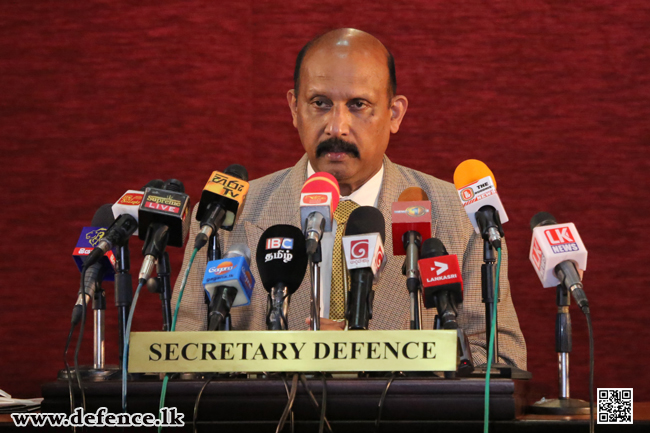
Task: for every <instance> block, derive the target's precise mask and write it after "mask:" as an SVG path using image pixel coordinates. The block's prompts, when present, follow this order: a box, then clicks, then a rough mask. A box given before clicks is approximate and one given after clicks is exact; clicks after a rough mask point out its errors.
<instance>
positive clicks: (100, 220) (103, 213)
mask: <svg viewBox="0 0 650 433" xmlns="http://www.w3.org/2000/svg"><path fill="white" fill-rule="evenodd" d="M114 221H115V217H114V216H113V205H112V204H110V203H106V204H103V205H101V207H100V208H99V209H97V212H95V216H93V221H92V222H91V223H90V225H91V227H104V228H107V227H110V226H111V224H113V222H114Z"/></svg>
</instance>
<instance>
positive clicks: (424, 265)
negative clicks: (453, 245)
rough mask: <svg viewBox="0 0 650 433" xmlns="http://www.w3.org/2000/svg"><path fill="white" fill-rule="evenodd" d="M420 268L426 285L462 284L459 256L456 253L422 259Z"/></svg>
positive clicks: (419, 264) (419, 262)
mask: <svg viewBox="0 0 650 433" xmlns="http://www.w3.org/2000/svg"><path fill="white" fill-rule="evenodd" d="M418 268H419V269H420V276H421V279H422V285H423V286H424V287H433V286H439V285H442V284H448V283H457V282H460V283H461V284H462V278H461V276H460V266H459V265H458V257H457V256H456V255H455V254H450V255H446V256H438V257H431V258H428V259H420V260H418Z"/></svg>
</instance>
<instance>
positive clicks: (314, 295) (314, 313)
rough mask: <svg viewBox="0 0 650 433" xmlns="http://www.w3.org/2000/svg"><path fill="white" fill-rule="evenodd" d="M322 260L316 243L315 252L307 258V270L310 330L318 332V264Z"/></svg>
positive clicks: (319, 247) (319, 248)
mask: <svg viewBox="0 0 650 433" xmlns="http://www.w3.org/2000/svg"><path fill="white" fill-rule="evenodd" d="M321 260H322V254H321V246H320V242H319V243H318V248H317V249H316V252H315V253H314V254H312V255H311V256H309V269H310V271H311V272H310V275H311V292H310V295H311V296H310V298H311V299H310V303H311V308H310V311H309V313H310V315H311V330H312V331H319V330H320V288H321V287H320V262H321Z"/></svg>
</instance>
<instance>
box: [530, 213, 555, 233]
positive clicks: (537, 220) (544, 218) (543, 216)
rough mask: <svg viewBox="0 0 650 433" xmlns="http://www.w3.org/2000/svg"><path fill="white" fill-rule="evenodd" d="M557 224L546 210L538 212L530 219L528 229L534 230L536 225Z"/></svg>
mask: <svg viewBox="0 0 650 433" xmlns="http://www.w3.org/2000/svg"><path fill="white" fill-rule="evenodd" d="M552 224H557V221H556V220H555V217H554V216H553V215H551V214H550V213H548V212H539V213H537V214H536V215H535V216H534V217H532V218H531V219H530V229H531V230H534V229H535V227H538V226H550V225H552Z"/></svg>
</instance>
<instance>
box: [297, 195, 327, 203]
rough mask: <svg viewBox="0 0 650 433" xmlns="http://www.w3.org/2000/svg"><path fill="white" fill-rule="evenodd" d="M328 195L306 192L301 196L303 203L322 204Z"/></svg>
mask: <svg viewBox="0 0 650 433" xmlns="http://www.w3.org/2000/svg"><path fill="white" fill-rule="evenodd" d="M327 200H328V197H327V196H326V195H325V194H307V195H305V196H304V197H303V198H302V202H303V204H323V203H326V202H327Z"/></svg>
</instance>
